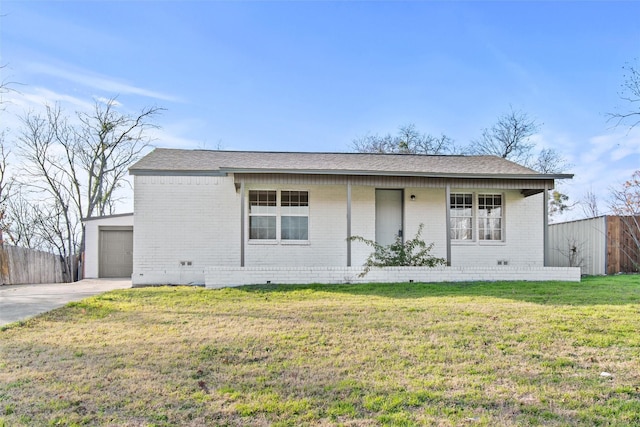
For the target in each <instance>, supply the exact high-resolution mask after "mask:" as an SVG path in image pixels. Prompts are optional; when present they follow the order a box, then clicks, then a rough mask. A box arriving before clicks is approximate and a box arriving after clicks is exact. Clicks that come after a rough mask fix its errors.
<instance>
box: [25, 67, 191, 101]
mask: <svg viewBox="0 0 640 427" xmlns="http://www.w3.org/2000/svg"><path fill="white" fill-rule="evenodd" d="M29 70H30V71H31V72H34V73H40V74H45V75H48V76H53V77H58V78H62V79H65V80H68V81H70V82H74V83H79V84H82V85H84V86H87V87H90V88H93V89H100V90H104V91H108V92H112V93H118V94H130V95H139V96H144V97H147V98H154V99H160V100H163V101H171V102H183V101H182V100H181V99H180V98H178V97H175V96H173V95H169V94H165V93H161V92H155V91H151V90H147V89H144V88H140V87H136V86H132V85H129V84H126V83H123V82H119V81H116V80H114V79H111V78H108V77H105V76H100V75H97V74H94V73H91V72H89V71H70V70H66V69H62V68H60V67H54V66H51V65H48V64H42V63H36V62H34V63H31V64H29Z"/></svg>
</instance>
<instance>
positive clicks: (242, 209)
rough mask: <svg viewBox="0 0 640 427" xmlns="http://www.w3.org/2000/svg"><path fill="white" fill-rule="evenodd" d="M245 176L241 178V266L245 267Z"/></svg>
mask: <svg viewBox="0 0 640 427" xmlns="http://www.w3.org/2000/svg"><path fill="white" fill-rule="evenodd" d="M244 240H245V239H244V178H240V267H244Z"/></svg>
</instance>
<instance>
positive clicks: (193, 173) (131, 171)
mask: <svg viewBox="0 0 640 427" xmlns="http://www.w3.org/2000/svg"><path fill="white" fill-rule="evenodd" d="M129 175H138V176H145V175H147V176H148V175H153V176H227V175H228V173H226V172H222V171H215V170H163V169H129Z"/></svg>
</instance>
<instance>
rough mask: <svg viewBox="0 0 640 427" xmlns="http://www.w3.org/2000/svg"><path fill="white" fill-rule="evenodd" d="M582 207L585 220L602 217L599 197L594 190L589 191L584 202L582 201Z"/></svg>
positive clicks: (583, 199)
mask: <svg viewBox="0 0 640 427" xmlns="http://www.w3.org/2000/svg"><path fill="white" fill-rule="evenodd" d="M580 205H581V206H582V212H583V213H584V216H585V218H595V217H597V216H600V207H599V206H598V205H599V202H598V196H597V195H596V193H594V192H593V189H589V190H588V191H587V192H586V193H585V195H584V197H583V198H582V200H581V201H580Z"/></svg>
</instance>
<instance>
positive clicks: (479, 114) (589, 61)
mask: <svg viewBox="0 0 640 427" xmlns="http://www.w3.org/2000/svg"><path fill="white" fill-rule="evenodd" d="M0 15H2V17H1V18H0V43H1V44H0V56H1V58H0V61H1V62H0V63H2V64H7V66H6V67H5V68H4V69H3V70H2V79H3V80H5V81H7V80H9V81H16V82H20V83H21V85H20V86H19V93H14V94H10V95H9V96H10V97H11V102H12V103H11V106H10V107H9V108H8V110H7V111H6V112H5V113H3V116H2V121H3V122H5V125H6V126H9V127H11V128H13V129H15V128H16V127H17V126H18V124H17V121H16V120H15V119H14V118H13V117H14V116H13V115H15V114H19V113H20V112H21V111H24V110H25V109H29V108H37V106H38V105H41V104H42V102H49V103H53V102H61V103H63V105H64V106H66V107H67V108H68V109H69V111H74V110H78V109H82V108H86V107H87V106H88V105H91V104H92V103H93V100H94V99H95V98H100V97H113V96H116V95H117V96H118V101H119V102H120V103H121V104H122V108H123V109H124V110H129V111H137V110H140V109H142V108H143V107H145V106H149V105H158V106H162V107H164V108H166V109H167V110H166V111H165V112H164V113H163V115H162V116H160V117H159V119H158V123H159V124H160V125H161V126H162V130H161V132H159V133H158V135H157V136H158V138H159V139H158V140H157V141H156V145H157V146H162V147H174V148H212V149H215V148H217V147H219V146H220V147H222V148H224V149H233V150H276V151H349V149H350V144H351V141H352V140H353V139H354V138H356V137H358V136H362V135H365V134H368V133H369V134H376V133H380V134H383V133H388V132H391V133H393V132H395V131H396V130H397V128H398V126H400V125H403V124H409V123H414V124H415V125H416V127H417V128H418V129H419V130H421V131H422V132H425V133H432V134H436V135H439V134H441V133H444V134H446V135H448V136H450V137H451V138H453V139H454V140H455V141H456V143H457V144H459V145H467V144H469V143H470V142H471V141H472V140H473V139H474V138H477V137H479V136H480V133H481V131H482V129H483V128H485V127H489V126H491V125H492V124H493V123H494V122H495V121H496V119H497V118H498V116H499V115H500V114H502V113H505V112H507V111H508V110H509V108H510V106H512V107H513V108H514V109H517V110H522V111H525V112H527V113H528V114H529V115H530V116H531V117H533V118H535V119H536V120H537V121H538V122H539V123H540V124H541V125H542V126H541V128H540V133H539V134H538V135H536V137H535V140H536V142H537V144H538V147H540V148H544V147H552V148H555V149H556V150H558V151H559V152H561V153H562V154H563V155H564V156H565V157H566V158H567V159H568V161H569V162H570V163H572V164H573V166H572V167H571V169H570V170H569V171H567V172H571V173H575V174H576V177H575V179H574V180H572V181H571V182H567V183H564V184H562V189H563V191H565V192H567V193H568V194H569V195H570V197H571V198H572V199H573V200H577V199H580V198H581V197H582V196H583V195H584V193H585V192H586V191H587V190H588V189H589V188H591V189H593V190H594V191H595V192H596V193H597V194H599V195H600V196H601V208H602V210H606V199H607V193H608V191H607V189H608V188H609V187H610V186H612V185H613V186H615V185H617V184H618V183H619V182H621V181H622V180H624V179H625V178H627V177H629V176H630V175H631V173H632V172H633V171H634V170H636V169H639V168H640V129H638V130H633V131H631V132H629V131H628V129H627V128H615V127H613V125H612V123H608V122H607V117H606V114H607V113H608V112H612V111H615V109H616V108H617V107H620V108H626V107H628V105H626V104H625V103H624V101H622V100H620V98H619V95H618V92H619V90H620V85H621V83H622V81H623V69H622V66H624V65H625V63H628V62H634V61H635V59H636V58H639V57H640V25H638V16H640V2H632V1H629V2H625V1H616V2H612V1H608V2H579V1H565V2H553V1H535V2H522V1H519V2H516V1H513V2H508V1H491V2H482V1H467V2H455V1H453V2H444V1H440V2H434V1H408V2H377V1H375V2H374V1H355V2H328V1H282V2H270V1H252V2H244V1H240V2H230V1H220V2H219V1H206V0H201V1H192V2H189V1H180V2H177V1H175V2H173V1H150V0H149V1H142V0H140V1H115V0H114V1H88V0H87V1H60V0H58V1H29V0H21V1H11V0H2V1H0ZM581 215H582V211H581V210H580V208H577V209H576V211H575V213H574V214H572V216H581Z"/></svg>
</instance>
